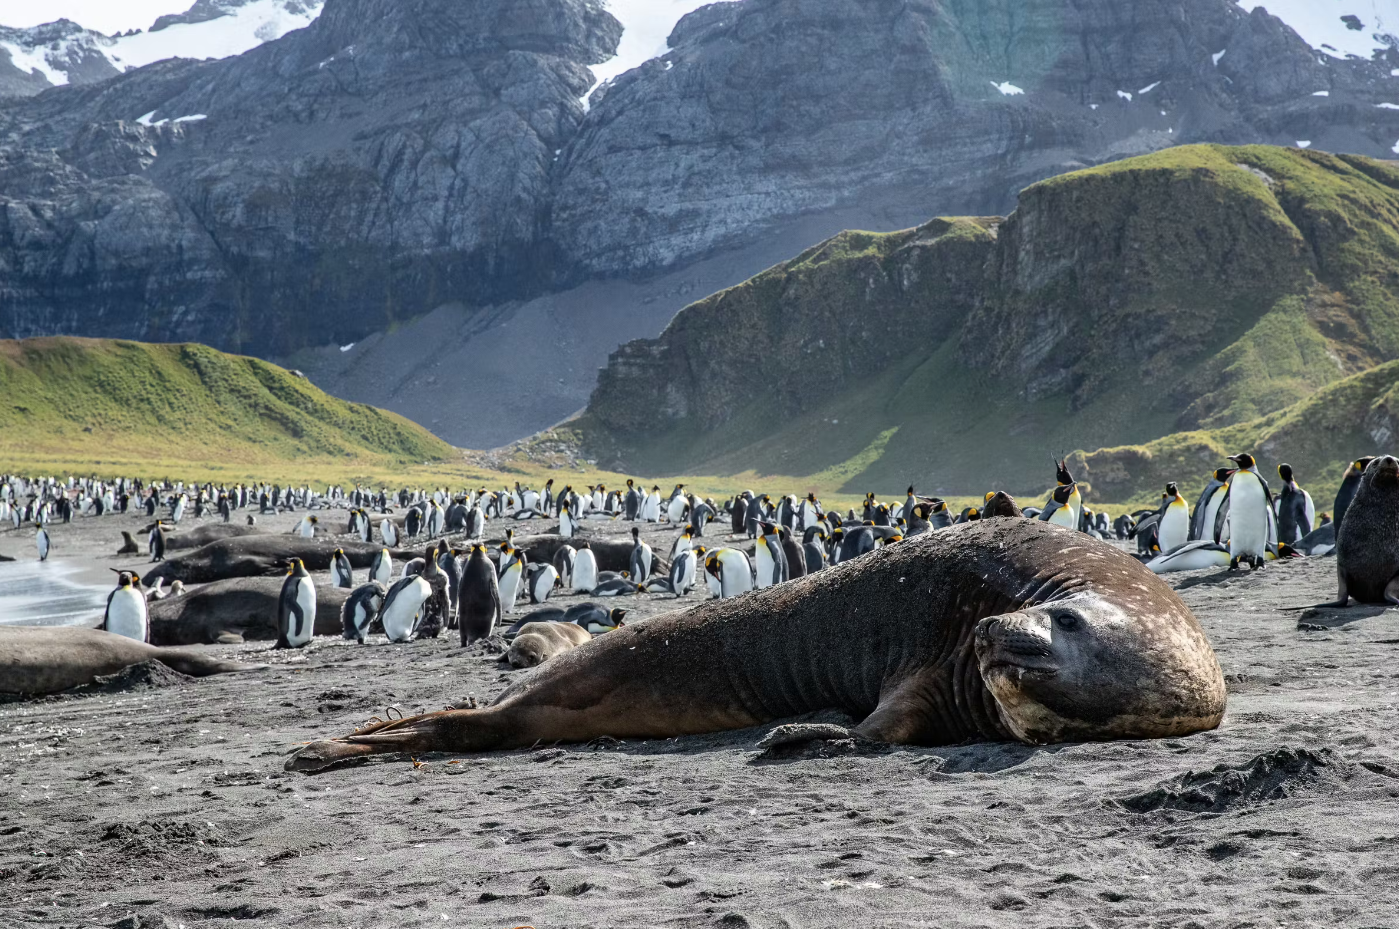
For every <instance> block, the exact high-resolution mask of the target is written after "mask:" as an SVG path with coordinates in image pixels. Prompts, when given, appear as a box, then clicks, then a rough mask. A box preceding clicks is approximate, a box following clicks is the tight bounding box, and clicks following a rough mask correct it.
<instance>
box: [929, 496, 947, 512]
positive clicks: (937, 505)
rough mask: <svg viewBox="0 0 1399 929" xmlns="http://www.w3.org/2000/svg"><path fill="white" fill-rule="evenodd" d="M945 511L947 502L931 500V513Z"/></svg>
mask: <svg viewBox="0 0 1399 929" xmlns="http://www.w3.org/2000/svg"><path fill="white" fill-rule="evenodd" d="M946 510H947V502H946V501H944V500H939V499H937V498H933V509H932V512H934V513H942V512H945V511H946Z"/></svg>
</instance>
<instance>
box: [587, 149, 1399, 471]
mask: <svg viewBox="0 0 1399 929" xmlns="http://www.w3.org/2000/svg"><path fill="white" fill-rule="evenodd" d="M1394 359H1399V163H1395V162H1381V161H1374V160H1370V159H1366V158H1361V157H1357V156H1351V155H1343V156H1335V155H1329V154H1325V153H1321V152H1316V151H1306V150H1301V149H1295V148H1293V149H1281V148H1270V147H1265V146H1247V147H1240V148H1230V147H1224V146H1210V145H1206V146H1186V147H1180V148H1174V149H1171V150H1168V151H1165V152H1159V153H1156V154H1153V155H1147V156H1140V157H1137V158H1132V159H1127V160H1124V161H1119V162H1114V163H1112V164H1109V165H1105V166H1101V167H1096V168H1092V169H1087V170H1083V171H1079V172H1074V173H1070V174H1066V175H1062V176H1059V177H1056V178H1053V179H1051V180H1048V181H1044V182H1041V183H1039V184H1035V185H1033V186H1031V187H1029V188H1027V189H1026V190H1025V191H1024V192H1023V193H1022V194H1021V196H1020V199H1019V206H1018V207H1017V209H1016V210H1015V212H1013V213H1012V214H1010V215H1009V216H1008V217H1005V218H959V219H938V220H934V221H932V222H929V223H926V224H924V225H922V226H920V227H918V228H916V229H911V230H907V231H904V232H898V233H891V234H873V233H855V232H849V233H842V234H841V235H839V236H837V237H836V238H834V239H831V240H829V241H827V242H825V243H823V244H821V245H819V246H817V247H815V248H813V249H810V250H809V251H807V252H806V253H804V254H802V255H800V256H799V257H797V258H795V259H793V260H792V261H790V262H787V263H784V264H782V265H779V266H777V267H775V268H773V269H771V270H770V271H767V272H765V273H763V274H761V275H759V276H757V277H755V278H753V279H752V280H750V281H747V282H745V283H744V284H742V285H740V286H738V287H735V288H732V289H730V290H727V291H723V292H721V293H719V294H717V295H715V296H713V297H711V298H709V299H707V300H703V301H701V302H699V303H697V304H695V305H693V306H691V307H689V308H687V309H686V310H684V311H683V312H681V313H680V314H679V315H678V316H676V318H675V320H674V321H673V322H672V323H671V324H670V325H669V326H668V327H667V328H666V330H665V332H664V333H662V335H661V336H660V337H659V338H658V339H655V340H638V341H633V342H630V343H628V344H627V345H624V346H623V347H622V348H621V349H619V350H618V351H617V352H616V353H614V354H613V355H612V357H611V359H610V361H609V364H608V367H607V368H606V369H605V370H604V371H603V372H602V373H601V374H600V376H599V379H598V386H597V389H596V391H595V392H594V394H593V396H592V400H591V402H590V403H589V406H588V408H587V410H586V411H585V412H584V414H583V415H582V416H581V417H580V418H579V419H578V420H577V421H575V422H574V423H571V424H569V427H568V429H567V431H568V432H569V433H570V434H571V435H572V436H573V438H574V439H575V440H576V441H580V442H581V444H582V448H583V450H584V452H585V453H586V454H588V455H589V456H593V457H597V458H598V459H599V461H600V463H601V464H602V465H603V466H604V467H610V468H614V469H616V470H633V471H638V472H641V473H653V474H663V473H668V472H670V473H674V472H678V471H681V470H682V469H683V470H684V471H685V472H686V473H697V474H735V473H740V472H744V471H747V470H750V469H752V470H756V471H757V472H758V473H760V474H785V475H797V476H800V475H811V474H816V473H821V472H828V471H830V470H831V469H841V468H844V469H845V471H847V472H848V473H849V478H850V481H851V484H850V489H855V488H866V487H868V486H878V487H882V488H883V489H884V490H886V491H892V490H896V489H898V487H896V486H895V485H896V484H899V485H901V484H902V483H904V482H906V481H908V480H909V479H910V478H912V479H914V480H916V482H917V483H918V484H919V486H920V487H921V488H923V489H924V490H925V491H927V492H939V493H946V494H977V493H980V492H981V491H983V490H985V489H986V488H987V486H988V485H990V484H995V485H997V486H1001V487H1005V488H1006V489H1010V490H1012V491H1015V492H1026V491H1038V490H1040V489H1041V488H1042V487H1043V485H1044V483H1045V480H1046V475H1047V474H1051V473H1052V472H1046V470H1045V463H1046V461H1047V453H1046V454H1045V455H1038V454H1036V455H1033V456H1027V453H1026V450H1027V449H1042V450H1047V452H1059V453H1062V452H1065V451H1069V450H1071V449H1075V448H1079V449H1096V448H1100V447H1104V446H1121V445H1127V444H1131V445H1140V444H1141V443H1145V442H1149V441H1152V440H1155V439H1158V438H1160V437H1161V436H1166V435H1170V434H1174V433H1178V432H1180V431H1182V430H1198V429H1202V428H1203V429H1215V430H1218V429H1223V428H1226V427H1230V426H1235V425H1238V424H1241V423H1247V422H1251V421H1253V420H1256V419H1258V418H1259V417H1264V416H1268V415H1270V414H1274V413H1277V412H1278V411H1281V410H1284V409H1286V408H1288V407H1290V406H1292V405H1293V404H1296V403H1298V402H1301V401H1304V400H1306V399H1307V398H1309V397H1311V396H1312V395H1314V394H1315V393H1316V392H1317V391H1318V390H1320V389H1322V388H1324V387H1326V386H1327V385H1329V384H1331V383H1333V382H1336V381H1338V380H1341V379H1342V378H1345V377H1347V376H1348V375H1353V374H1356V373H1359V372H1363V371H1365V370H1367V369H1370V368H1372V367H1373V366H1375V365H1376V364H1379V363H1381V362H1385V361H1392V360H1394ZM1386 389H1387V388H1386ZM1147 457H1150V453H1147ZM1090 460H1091V461H1092V462H1095V465H1094V471H1093V474H1085V475H1084V476H1085V477H1086V478H1087V479H1088V480H1090V481H1093V480H1094V479H1095V478H1094V475H1096V474H1109V473H1115V472H1112V471H1111V468H1108V467H1106V466H1105V465H1101V462H1100V461H1099V459H1090ZM1209 460H1212V459H1211V458H1210V456H1209V455H1208V454H1206V455H1204V456H1203V457H1202V459H1201V461H1200V462H1197V463H1195V464H1194V465H1193V466H1192V468H1191V470H1190V473H1193V471H1194V470H1202V471H1203V470H1208V465H1209ZM1148 471H1149V469H1142V468H1136V469H1127V470H1126V472H1124V475H1125V474H1127V473H1132V474H1135V473H1138V472H1140V473H1147V472H1148ZM1124 475H1119V476H1118V478H1116V484H1118V485H1121V486H1115V485H1114V483H1113V480H1109V479H1107V478H1104V480H1103V482H1102V483H1103V486H1104V489H1105V492H1106V491H1109V490H1111V491H1114V492H1116V491H1124V492H1129V493H1135V492H1136V490H1137V488H1136V487H1135V485H1134V484H1132V482H1131V480H1129V479H1128V478H1127V477H1126V476H1124ZM1181 479H1184V476H1182V478H1181ZM1157 490H1158V491H1159V488H1157Z"/></svg>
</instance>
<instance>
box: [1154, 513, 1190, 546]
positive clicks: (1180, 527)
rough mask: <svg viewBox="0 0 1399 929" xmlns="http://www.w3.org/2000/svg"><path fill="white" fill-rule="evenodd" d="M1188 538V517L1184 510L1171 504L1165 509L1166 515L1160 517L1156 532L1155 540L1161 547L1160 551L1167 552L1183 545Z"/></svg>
mask: <svg viewBox="0 0 1399 929" xmlns="http://www.w3.org/2000/svg"><path fill="white" fill-rule="evenodd" d="M1189 536H1190V516H1189V514H1188V513H1187V511H1186V508H1185V507H1184V506H1183V505H1181V504H1179V503H1173V504H1171V505H1170V506H1168V507H1166V513H1165V515H1164V516H1162V517H1161V527H1160V529H1159V530H1158V532H1157V540H1158V542H1159V543H1160V545H1161V551H1163V552H1169V551H1170V550H1171V549H1173V548H1179V547H1180V546H1182V545H1184V544H1185V543H1186V541H1187V540H1188V538H1189Z"/></svg>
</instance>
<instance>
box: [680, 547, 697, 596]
mask: <svg viewBox="0 0 1399 929" xmlns="http://www.w3.org/2000/svg"><path fill="white" fill-rule="evenodd" d="M678 563H679V565H680V587H679V589H678V590H676V591H675V592H676V593H677V594H683V593H684V592H685V591H687V590H689V589H690V588H691V587H694V586H695V557H694V555H691V554H688V553H687V554H686V556H685V557H684V558H681V559H680V560H679V562H678Z"/></svg>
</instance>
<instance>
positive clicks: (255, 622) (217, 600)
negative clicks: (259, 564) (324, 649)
mask: <svg viewBox="0 0 1399 929" xmlns="http://www.w3.org/2000/svg"><path fill="white" fill-rule="evenodd" d="M285 580H286V578H285V577H239V578H232V579H230V580H227V581H215V582H214V583H212V584H205V585H204V586H202V587H197V588H195V589H194V590H191V591H189V592H187V593H186V594H184V595H183V596H180V597H167V598H165V599H164V600H160V601H158V602H156V603H152V604H151V605H150V623H151V642H152V644H154V645H214V644H216V643H219V642H230V641H234V642H236V641H238V640H240V639H245V640H254V639H266V640H268V641H272V640H275V639H276V638H277V603H278V600H279V599H280V598H281V595H282V584H283V582H284V581H285ZM349 596H350V591H348V590H345V589H344V588H341V587H330V586H326V585H322V586H321V587H319V588H317V589H316V625H315V629H314V632H315V634H316V635H334V636H338V635H340V633H341V629H342V622H341V619H340V613H341V610H342V608H343V607H344V605H345V601H346V600H347V599H349Z"/></svg>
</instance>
